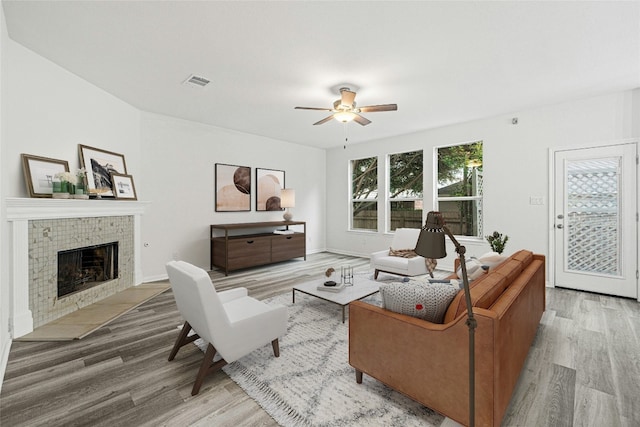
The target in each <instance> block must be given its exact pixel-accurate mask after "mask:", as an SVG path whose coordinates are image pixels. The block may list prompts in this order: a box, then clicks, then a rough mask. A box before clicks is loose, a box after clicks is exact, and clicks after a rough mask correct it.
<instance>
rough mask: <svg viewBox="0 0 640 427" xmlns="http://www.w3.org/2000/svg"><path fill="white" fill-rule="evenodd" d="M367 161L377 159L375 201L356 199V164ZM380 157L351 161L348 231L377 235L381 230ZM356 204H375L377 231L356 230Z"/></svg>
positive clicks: (360, 158) (369, 229) (370, 229)
mask: <svg viewBox="0 0 640 427" xmlns="http://www.w3.org/2000/svg"><path fill="white" fill-rule="evenodd" d="M366 159H375V162H376V173H375V176H376V190H375V194H376V196H375V198H373V199H356V198H354V194H353V173H354V168H353V166H354V162H356V161H358V160H366ZM379 160H380V159H379V157H378V156H377V155H375V156H369V157H359V158H355V159H349V177H348V179H349V227H348V230H349V231H357V232H373V233H377V232H378V231H379V230H380V221H379V218H378V217H379V215H378V212H379V211H380V180H379V175H378V174H379V167H380V161H379ZM354 203H375V204H376V227H375V229H372V228H356V227H355V226H354V222H355V221H354V209H353V206H354Z"/></svg>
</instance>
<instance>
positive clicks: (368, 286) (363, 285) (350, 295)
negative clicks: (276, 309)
mask: <svg viewBox="0 0 640 427" xmlns="http://www.w3.org/2000/svg"><path fill="white" fill-rule="evenodd" d="M326 280H327V279H326V278H323V279H316V280H311V281H309V282H304V283H301V284H299V285H296V286H294V287H293V289H292V290H291V293H292V297H293V303H294V304H295V302H296V291H298V292H302V293H303V294H307V295H311V296H314V297H316V298H320V299H322V300H325V301H329V302H332V303H334V304H338V305H339V306H341V307H342V323H344V319H345V317H344V309H345V307H346V306H348V305H349V303H350V302H352V301H357V300H359V299H362V298H365V297H368V296H369V295H373V294H375V293H376V292H378V291H379V290H380V284H379V283H378V282H376V281H374V280H371V279H368V278H365V277H361V276H358V275H356V276H355V277H354V284H353V285H352V286H345V287H344V289H342V290H341V291H340V292H331V291H325V290H319V289H318V286H319V285H322V284H323V283H324V282H325V281H326Z"/></svg>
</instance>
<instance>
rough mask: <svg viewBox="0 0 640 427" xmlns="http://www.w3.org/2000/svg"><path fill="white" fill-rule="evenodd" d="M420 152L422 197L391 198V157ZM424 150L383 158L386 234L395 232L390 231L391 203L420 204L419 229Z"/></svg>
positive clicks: (393, 230) (391, 154) (422, 213)
mask: <svg viewBox="0 0 640 427" xmlns="http://www.w3.org/2000/svg"><path fill="white" fill-rule="evenodd" d="M418 151H420V152H421V153H422V178H421V179H420V183H421V185H422V195H421V196H414V197H391V156H394V155H398V154H406V153H414V152H418ZM424 151H425V150H424V149H423V148H418V149H413V150H406V151H400V152H394V153H388V154H387V155H386V158H385V178H386V179H385V180H386V183H385V194H384V195H385V230H386V232H387V233H393V232H395V229H391V222H392V219H393V218H392V209H391V204H392V203H393V202H414V203H415V202H421V203H422V209H421V215H420V220H419V224H418V227H417V228H420V227H421V225H422V223H423V220H422V218H423V216H424V169H425V167H424Z"/></svg>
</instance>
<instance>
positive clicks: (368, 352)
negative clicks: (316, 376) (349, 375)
mask: <svg viewBox="0 0 640 427" xmlns="http://www.w3.org/2000/svg"><path fill="white" fill-rule="evenodd" d="M474 314H475V315H476V320H477V322H478V328H477V329H476V333H475V345H476V351H475V353H476V387H477V389H478V390H483V389H485V388H487V387H488V388H489V389H492V387H493V372H494V371H493V351H494V349H493V338H494V326H495V325H494V323H495V322H496V320H497V319H496V318H495V314H494V313H493V312H491V311H489V310H483V309H477V308H474ZM468 341H469V330H468V327H467V325H466V315H460V316H458V317H457V318H456V319H454V320H453V321H451V322H449V323H448V324H436V323H431V322H428V321H425V320H421V319H417V318H414V317H410V316H405V315H402V314H399V313H394V312H391V311H389V310H385V309H383V308H380V307H376V306H373V305H370V304H367V303H364V302H361V301H355V302H352V303H351V304H350V305H349V364H350V365H351V366H353V367H354V368H355V369H356V372H358V371H359V372H362V373H364V374H367V375H369V376H371V377H373V378H375V379H377V380H378V381H381V382H382V383H384V384H386V385H388V386H389V387H392V388H393V389H395V390H397V391H399V392H401V393H403V394H405V395H407V396H409V397H411V398H412V399H414V400H416V401H418V402H420V403H422V404H423V405H425V406H427V407H429V408H432V409H434V410H436V411H438V412H441V413H443V414H444V415H446V416H448V417H450V418H452V419H454V420H456V421H458V422H460V423H463V424H468V421H469V420H468V403H467V402H468V399H467V397H466V396H468V390H469V382H468V378H469V377H468V366H469V364H468V363H469V348H468ZM480 367H481V368H480ZM354 381H355V377H354ZM363 386H365V385H363ZM492 405H493V402H492V396H491V395H490V394H489V393H486V394H485V393H477V394H476V407H477V408H478V416H479V417H477V418H476V423H477V424H478V425H493V420H488V419H487V418H486V416H487V414H488V413H491V409H490V408H492V407H493V406H492ZM481 411H482V415H481V414H480V412H481Z"/></svg>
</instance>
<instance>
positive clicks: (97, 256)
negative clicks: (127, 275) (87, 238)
mask: <svg viewBox="0 0 640 427" xmlns="http://www.w3.org/2000/svg"><path fill="white" fill-rule="evenodd" d="M117 277H118V242H112V243H105V244H103V245H95V246H88V247H84V248H78V249H71V250H68V251H60V252H58V298H60V297H63V296H66V295H69V294H72V293H75V292H80V291H84V290H87V289H89V288H92V287H94V286H97V285H99V284H101V283H104V282H106V281H108V280H113V279H116V278H117Z"/></svg>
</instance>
